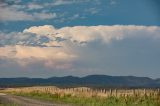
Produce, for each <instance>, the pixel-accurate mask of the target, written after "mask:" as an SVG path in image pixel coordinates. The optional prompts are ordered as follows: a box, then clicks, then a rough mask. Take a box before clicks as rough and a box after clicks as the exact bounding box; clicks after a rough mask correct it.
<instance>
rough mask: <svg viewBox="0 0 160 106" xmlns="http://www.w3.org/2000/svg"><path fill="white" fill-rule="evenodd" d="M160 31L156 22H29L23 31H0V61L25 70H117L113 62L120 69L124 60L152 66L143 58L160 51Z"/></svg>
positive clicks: (153, 55)
mask: <svg viewBox="0 0 160 106" xmlns="http://www.w3.org/2000/svg"><path fill="white" fill-rule="evenodd" d="M159 34H160V27H158V26H136V25H114V26H103V25H99V26H74V27H62V28H59V29H58V28H55V27H54V26H52V25H44V26H32V27H30V28H26V29H24V30H23V31H22V32H11V33H5V32H0V51H3V52H0V61H2V60H3V62H1V64H0V67H1V68H2V69H6V68H7V67H10V66H13V65H14V67H20V68H18V69H26V70H27V69H28V70H33V69H39V68H40V67H41V69H44V70H63V71H64V70H70V71H69V72H71V73H72V71H73V70H79V72H77V73H81V72H82V73H85V74H86V73H90V72H91V73H96V72H92V71H91V70H104V69H108V70H109V69H111V70H113V68H114V69H115V70H117V69H116V68H115V66H116V67H117V68H119V67H120V69H119V70H122V69H125V68H126V67H124V66H125V65H124V64H128V65H127V66H129V65H131V66H132V65H137V66H136V67H137V68H138V69H141V68H140V66H139V64H142V63H143V64H145V65H148V64H150V65H152V66H150V67H153V66H154V67H155V65H156V64H152V63H154V62H152V63H150V62H149V61H146V60H145V59H147V58H150V57H152V58H150V60H151V61H153V60H152V59H153V58H156V57H157V56H159V55H158V54H157V53H159V52H160V51H158V50H159V49H158V48H155V47H157V46H156V45H158V44H159V43H158V42H159V41H160V35H159ZM126 42H129V43H126ZM125 43H126V44H125ZM142 45H144V46H143V47H142ZM150 50H152V51H153V53H152V52H150ZM135 51H137V52H136V53H134V52H135ZM132 56H133V58H131V57H132ZM136 56H139V57H136ZM128 59H130V60H128ZM139 59H140V60H139ZM4 60H5V61H4ZM142 60H144V61H142ZM121 61H122V62H121ZM140 62H141V63H140ZM122 63H124V64H122ZM129 63H131V64H129ZM133 63H134V64H133ZM138 63H139V64H138ZM7 64H8V65H7ZM107 64H108V65H107ZM114 65H115V66H114ZM148 66H149V65H148ZM35 67H36V68H35ZM110 67H112V68H110ZM156 67H157V65H156ZM132 68H133V69H134V68H135V67H132ZM137 68H136V69H137ZM16 69H17V68H16ZM148 69H149V68H148ZM80 70H81V71H80ZM84 70H86V72H85V71H84ZM87 70H88V71H87ZM73 73H74V71H73ZM75 73H76V72H75ZM82 73H81V74H82Z"/></svg>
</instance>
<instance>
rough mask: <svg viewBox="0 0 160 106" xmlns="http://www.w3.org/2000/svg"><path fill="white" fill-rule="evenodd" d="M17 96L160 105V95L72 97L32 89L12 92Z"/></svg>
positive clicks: (93, 104)
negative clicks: (27, 91)
mask: <svg viewBox="0 0 160 106" xmlns="http://www.w3.org/2000/svg"><path fill="white" fill-rule="evenodd" d="M14 94H15V95H19V96H27V97H32V98H36V99H42V100H48V101H53V102H57V103H69V104H74V105H80V106H81V105H82V106H160V95H156V96H147V95H144V96H139V95H133V96H127V97H124V96H121V97H114V96H110V97H105V98H103V97H96V96H95V97H89V98H88V97H72V96H71V95H70V94H66V95H64V96H60V95H59V94H50V93H44V92H43V93H42V92H37V91H33V92H30V93H23V92H20V93H17V92H15V93H14Z"/></svg>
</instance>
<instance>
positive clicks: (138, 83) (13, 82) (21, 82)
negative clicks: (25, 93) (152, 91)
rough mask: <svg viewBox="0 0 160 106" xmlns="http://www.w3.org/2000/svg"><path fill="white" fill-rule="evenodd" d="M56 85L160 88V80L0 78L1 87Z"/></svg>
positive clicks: (70, 77)
mask: <svg viewBox="0 0 160 106" xmlns="http://www.w3.org/2000/svg"><path fill="white" fill-rule="evenodd" d="M39 85H40V86H41V85H47V86H48V85H49V86H51V85H54V86H59V87H78V86H86V87H94V88H95V87H96V88H112V87H113V88H115V87H116V88H160V78H159V79H151V78H148V77H135V76H108V75H89V76H86V77H74V76H65V77H51V78H46V79H44V78H0V87H17V86H39Z"/></svg>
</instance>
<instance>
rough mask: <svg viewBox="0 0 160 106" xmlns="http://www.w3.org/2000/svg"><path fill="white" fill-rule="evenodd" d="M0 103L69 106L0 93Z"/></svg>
mask: <svg viewBox="0 0 160 106" xmlns="http://www.w3.org/2000/svg"><path fill="white" fill-rule="evenodd" d="M0 102H2V103H4V104H5V103H13V104H16V106H71V105H64V104H55V103H51V102H47V101H41V100H35V99H31V98H28V97H21V96H15V95H8V94H4V93H0Z"/></svg>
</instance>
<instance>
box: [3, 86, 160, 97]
mask: <svg viewBox="0 0 160 106" xmlns="http://www.w3.org/2000/svg"><path fill="white" fill-rule="evenodd" d="M5 91H9V92H25V93H30V92H33V91H34V92H43V93H50V94H58V95H59V96H64V95H71V96H81V97H94V96H99V97H108V96H116V97H120V96H136V95H137V96H144V95H147V96H156V95H160V90H159V89H126V90H125V89H91V88H87V87H78V88H63V89H62V88H58V87H54V86H47V87H41V86H40V87H22V88H7V89H6V90H5Z"/></svg>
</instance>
